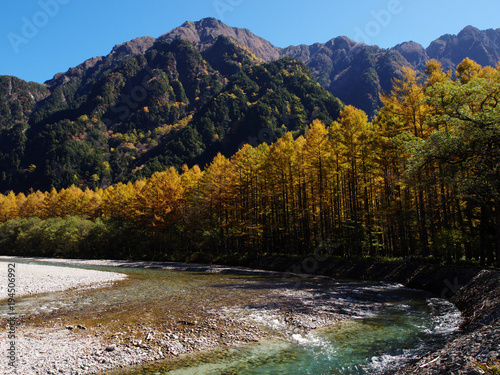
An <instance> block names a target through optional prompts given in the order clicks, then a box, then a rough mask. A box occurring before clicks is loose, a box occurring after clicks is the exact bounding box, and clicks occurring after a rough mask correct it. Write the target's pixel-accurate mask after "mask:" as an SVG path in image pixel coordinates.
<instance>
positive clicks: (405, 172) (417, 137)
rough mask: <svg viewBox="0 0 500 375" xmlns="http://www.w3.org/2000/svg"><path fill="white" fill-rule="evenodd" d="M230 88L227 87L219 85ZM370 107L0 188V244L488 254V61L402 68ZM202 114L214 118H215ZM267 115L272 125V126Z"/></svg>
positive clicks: (70, 253) (498, 221)
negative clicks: (185, 161) (137, 165)
mask: <svg viewBox="0 0 500 375" xmlns="http://www.w3.org/2000/svg"><path fill="white" fill-rule="evenodd" d="M227 95H229V94H227ZM380 99H381V101H382V107H381V108H380V110H379V111H378V113H377V114H376V116H375V117H373V119H369V118H368V116H367V115H366V114H365V113H364V112H363V111H362V110H359V109H357V108H355V107H353V106H344V107H343V108H342V110H341V112H340V115H339V116H338V118H337V119H336V120H335V121H330V120H328V119H327V118H322V119H315V120H313V121H312V122H311V123H310V124H309V126H308V127H307V129H306V130H305V133H303V134H300V133H299V132H290V131H286V132H285V131H284V132H283V134H282V136H281V137H279V138H278V139H276V140H275V141H274V142H270V141H269V142H262V143H261V144H259V145H257V144H255V145H250V144H246V145H244V146H243V147H241V148H240V149H239V150H238V151H237V152H236V153H235V154H234V155H232V156H230V157H227V156H224V155H223V154H221V153H219V154H217V156H215V158H213V160H212V161H211V162H209V163H208V164H207V165H206V166H204V165H202V167H201V168H200V166H198V165H193V166H188V165H184V166H183V167H182V168H179V169H176V168H174V167H171V168H169V169H167V170H164V171H158V172H155V173H154V174H152V176H151V177H148V178H140V179H136V180H131V181H129V182H125V181H124V182H119V183H116V184H113V185H110V186H108V187H106V188H100V187H95V188H92V187H88V186H87V187H80V186H75V185H73V186H70V187H68V188H62V189H58V190H56V189H55V188H52V189H51V190H49V191H39V190H37V191H34V190H32V191H31V192H29V193H27V194H24V193H18V194H16V193H14V192H10V193H8V194H4V195H0V223H1V224H0V249H1V251H2V252H3V253H4V254H16V255H41V256H61V257H85V258H89V257H97V258H104V257H110V258H135V259H155V260H205V261H214V260H217V259H221V258H223V257H225V256H226V257H231V256H235V257H237V256H249V257H252V256H256V255H263V254H266V255H273V254H274V255H277V254H284V255H293V256H295V255H296V256H307V255H308V254H311V253H313V252H315V251H316V252H317V251H324V252H327V253H328V254H329V255H330V256H333V257H344V258H361V257H375V258H407V259H410V258H418V259H426V260H427V259H428V260H429V261H431V260H433V261H437V262H447V263H460V262H468V263H477V264H480V265H482V266H484V265H500V170H499V168H500V151H499V150H500V147H499V146H500V104H499V101H500V65H499V66H498V67H497V68H492V67H481V66H480V65H478V64H477V63H475V62H474V61H472V60H470V59H465V60H464V61H463V62H462V63H460V64H459V65H458V67H457V69H456V71H455V72H444V71H443V69H442V68H441V65H440V63H439V62H437V61H436V60H431V61H429V62H428V63H427V70H426V72H425V75H423V76H420V75H419V74H417V73H416V72H415V71H414V70H412V69H410V68H403V78H401V79H394V82H393V89H392V91H391V92H390V93H385V94H383V95H381V98H380ZM214 126H215V125H214ZM273 126H274V125H273Z"/></svg>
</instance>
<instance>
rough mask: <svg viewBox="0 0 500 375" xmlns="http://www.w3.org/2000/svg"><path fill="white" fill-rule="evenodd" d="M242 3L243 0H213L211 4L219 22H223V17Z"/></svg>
mask: <svg viewBox="0 0 500 375" xmlns="http://www.w3.org/2000/svg"><path fill="white" fill-rule="evenodd" d="M242 3H243V0H214V1H213V3H212V4H213V6H214V8H215V11H216V12H217V17H218V18H219V20H221V21H224V15H225V14H226V13H227V12H233V11H234V10H235V9H236V7H237V6H239V5H241V4H242Z"/></svg>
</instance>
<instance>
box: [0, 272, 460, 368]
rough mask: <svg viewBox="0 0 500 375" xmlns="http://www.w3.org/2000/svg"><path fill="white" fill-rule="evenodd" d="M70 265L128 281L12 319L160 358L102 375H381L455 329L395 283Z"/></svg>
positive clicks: (443, 309) (60, 297) (28, 304)
mask: <svg viewBox="0 0 500 375" xmlns="http://www.w3.org/2000/svg"><path fill="white" fill-rule="evenodd" d="M44 264H47V263H44ZM57 265H59V266H61V264H60V263H57ZM73 266H74V265H73ZM79 267H81V268H89V269H95V270H103V271H113V272H122V273H125V274H127V275H128V279H127V280H125V281H120V282H117V283H116V284H115V285H114V286H113V287H111V288H106V289H103V290H86V291H81V292H78V291H76V292H75V291H73V292H59V293H50V294H46V295H42V296H35V297H29V298H22V299H21V300H19V301H18V303H17V305H16V309H17V312H18V314H19V315H20V316H25V317H26V319H25V324H28V325H31V326H37V325H43V324H46V322H48V321H51V322H60V324H62V325H75V326H76V325H81V326H84V327H85V328H86V330H88V331H92V332H97V331H98V332H99V333H100V335H101V337H102V339H103V340H105V341H106V342H107V343H116V345H122V344H127V345H132V344H133V345H142V342H144V343H146V341H147V342H148V345H151V346H157V347H160V346H162V347H163V351H164V352H165V353H166V354H167V359H164V360H159V361H154V362H152V363H148V364H146V365H140V366H137V367H129V368H122V369H119V370H113V371H108V372H105V373H104V374H107V375H118V374H155V375H157V374H214V375H215V374H243V375H245V374H276V373H284V374H286V373H288V374H294V375H301V374H381V373H385V372H387V371H390V370H392V369H395V368H397V366H401V365H404V363H406V362H407V361H411V360H413V359H415V358H420V357H422V356H423V355H424V354H425V353H426V351H428V350H429V348H430V347H432V346H433V345H436V344H439V343H440V342H442V340H444V339H445V338H446V337H447V336H448V335H450V334H452V333H453V332H454V331H455V330H457V328H458V326H459V324H460V314H459V312H458V311H457V310H456V309H455V307H454V306H453V305H451V304H450V303H449V302H447V301H445V300H442V299H439V298H436V297H435V296H432V295H429V294H427V293H424V292H421V291H417V290H412V289H408V288H405V287H403V286H402V285H399V284H390V283H382V282H360V281H339V280H331V279H327V278H302V277H296V276H292V277H285V276H283V275H279V274H272V273H264V272H262V273H256V274H253V273H252V272H243V274H242V272H240V270H237V271H236V272H232V271H231V270H228V269H224V270H223V272H220V270H219V272H193V271H192V270H191V271H183V270H181V269H179V268H182V267H177V269H173V270H172V269H170V270H158V269H142V268H116V267H102V266H89V265H82V266H79ZM188 268H189V267H188ZM206 270H208V271H214V270H213V269H212V268H211V267H206ZM0 313H2V314H4V315H5V314H6V307H5V306H2V310H0ZM153 344H154V345H153ZM203 348H205V349H206V350H202V351H199V350H195V349H203ZM172 354H174V355H172Z"/></svg>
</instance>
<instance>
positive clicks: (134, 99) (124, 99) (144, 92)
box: [102, 66, 155, 126]
mask: <svg viewBox="0 0 500 375" xmlns="http://www.w3.org/2000/svg"><path fill="white" fill-rule="evenodd" d="M145 71H146V72H147V74H146V75H145V77H144V78H143V80H142V82H141V83H140V84H139V85H137V86H135V87H134V88H133V89H132V90H131V91H130V95H125V94H122V95H121V96H120V98H119V100H118V102H117V103H116V104H115V105H114V106H113V107H111V112H113V113H114V114H116V115H118V118H119V120H120V121H125V120H126V119H127V118H128V117H129V116H130V115H131V113H132V111H133V110H134V109H136V108H137V107H139V105H141V103H143V102H145V101H146V99H147V98H148V96H149V91H151V90H153V89H154V88H153V87H152V85H151V83H150V81H151V80H152V79H153V78H154V77H155V73H154V71H153V70H152V69H151V68H150V67H149V66H146V67H145ZM102 122H103V123H104V124H106V126H110V125H112V124H113V122H112V121H111V120H110V119H108V118H104V119H102Z"/></svg>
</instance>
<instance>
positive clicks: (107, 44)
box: [0, 0, 500, 82]
mask: <svg viewBox="0 0 500 375" xmlns="http://www.w3.org/2000/svg"><path fill="white" fill-rule="evenodd" d="M463 4H466V5H463ZM467 5H468V6H467ZM0 7H1V8H2V12H1V13H0V14H1V15H0V17H1V18H0V19H1V22H0V51H1V58H0V75H3V74H5V75H14V76H17V77H20V78H22V79H25V80H28V81H36V82H44V81H46V80H48V79H50V78H52V77H53V76H54V74H56V73H58V72H63V71H66V70H67V69H68V68H70V67H73V66H76V65H78V64H80V63H81V62H83V61H84V60H86V59H88V58H91V57H94V56H100V55H106V54H108V53H109V52H110V51H111V49H112V48H113V46H114V45H116V44H121V43H123V42H126V41H129V40H131V39H134V38H136V37H140V36H152V37H158V36H160V35H161V34H164V33H166V32H168V31H170V30H171V29H173V28H175V27H177V26H180V25H181V24H182V23H184V22H185V21H188V20H189V21H198V20H200V19H202V18H204V17H215V18H218V19H220V20H222V21H223V22H225V23H226V24H228V25H229V26H234V27H242V28H247V29H250V30H251V31H252V32H253V33H254V34H256V35H258V36H261V37H263V38H265V39H267V40H269V41H270V42H271V43H273V44H274V45H276V46H278V47H287V46H289V45H291V44H294V45H297V44H313V43H315V42H326V41H328V40H329V39H331V38H333V37H336V36H340V35H346V36H348V37H350V38H351V39H354V40H357V41H361V42H365V43H367V44H376V45H379V46H381V47H383V48H389V47H392V46H395V45H396V44H398V43H401V42H404V41H408V40H413V41H415V42H418V43H420V44H422V45H424V47H427V46H428V45H429V43H430V42H431V41H432V40H434V39H436V38H438V37H439V36H441V35H443V34H446V33H450V34H456V33H458V32H459V31H460V30H461V29H462V28H464V27H465V26H467V25H473V26H475V27H477V28H479V29H482V30H483V29H489V28H494V29H496V28H500V19H499V18H498V15H499V13H500V12H499V11H500V3H499V2H498V0H476V1H474V2H458V1H456V0H455V1H451V0H350V1H345V0H343V1H338V0H310V1H304V0H185V1H181V0H175V1H174V0H141V1H139V0H31V1H28V0H18V1H15V0H6V1H2V5H1V6H0Z"/></svg>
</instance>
